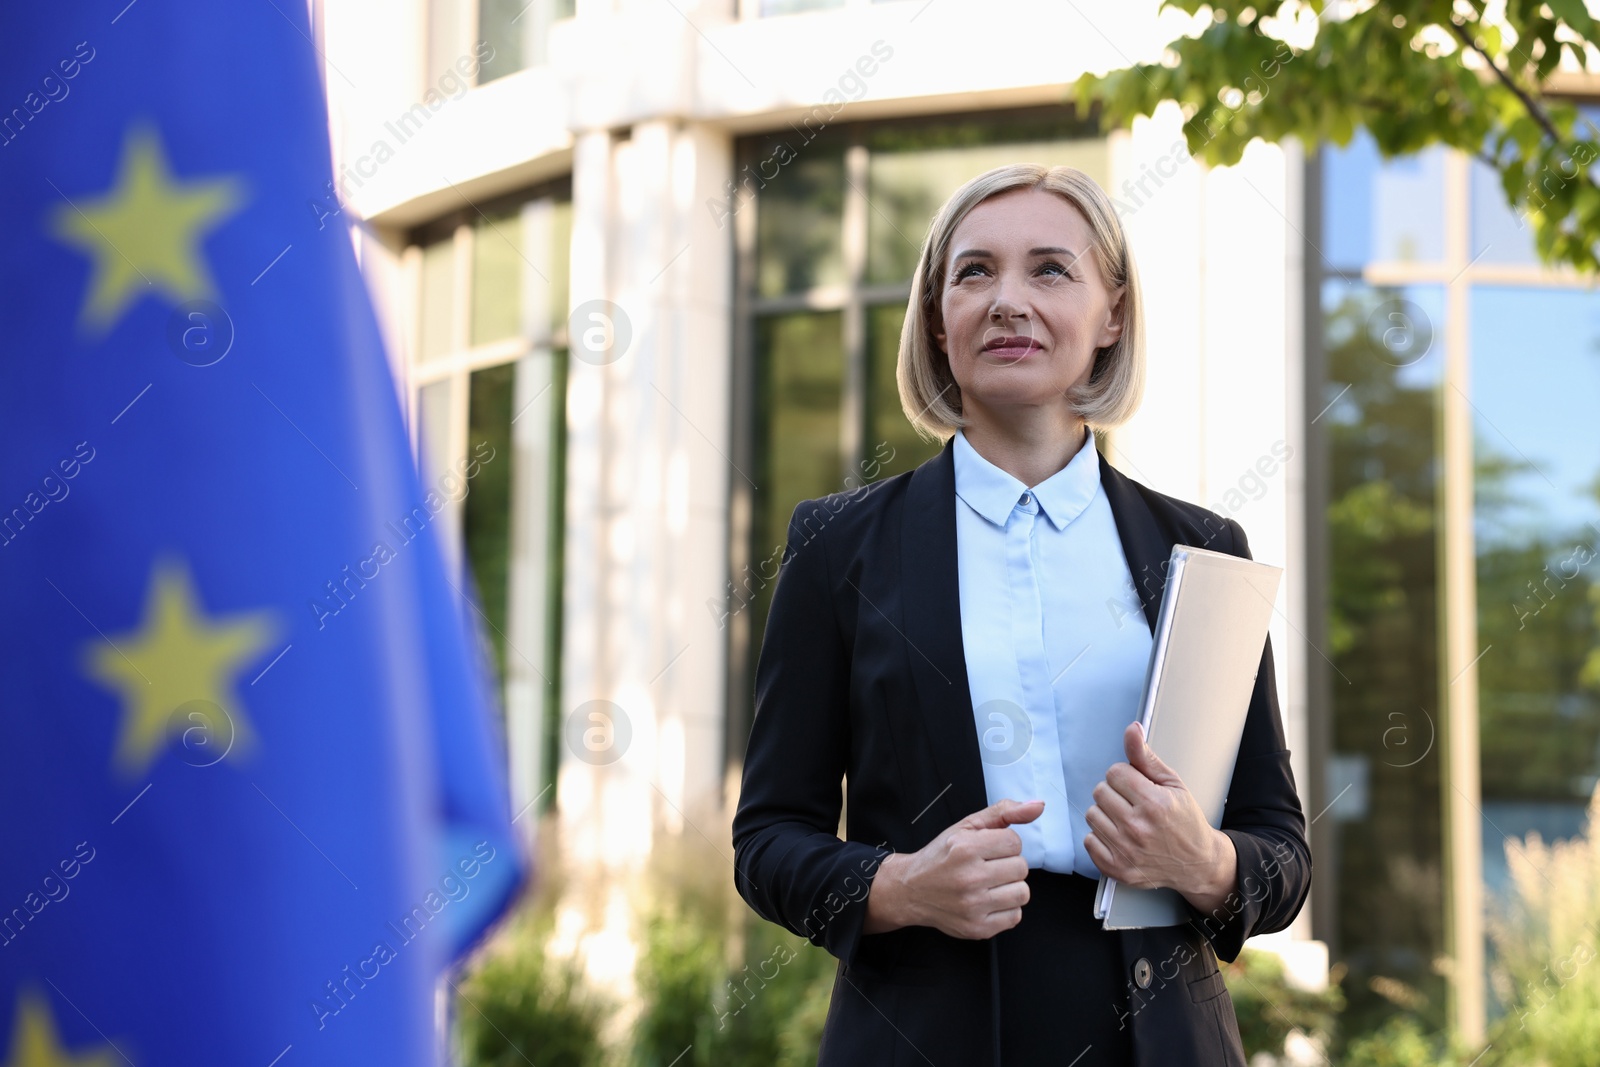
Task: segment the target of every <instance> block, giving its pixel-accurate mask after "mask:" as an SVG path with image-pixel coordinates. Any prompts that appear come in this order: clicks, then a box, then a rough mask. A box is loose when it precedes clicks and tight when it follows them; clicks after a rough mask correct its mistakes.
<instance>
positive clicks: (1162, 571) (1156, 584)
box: [1099, 452, 1175, 634]
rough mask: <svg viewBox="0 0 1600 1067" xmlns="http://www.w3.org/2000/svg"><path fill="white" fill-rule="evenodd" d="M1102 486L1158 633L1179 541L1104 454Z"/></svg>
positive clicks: (1146, 610)
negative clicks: (1173, 548)
mask: <svg viewBox="0 0 1600 1067" xmlns="http://www.w3.org/2000/svg"><path fill="white" fill-rule="evenodd" d="M1099 455H1100V487H1101V488H1102V489H1103V490H1104V491H1105V494H1106V500H1107V501H1108V502H1109V503H1110V504H1111V516H1112V518H1114V519H1115V520H1116V523H1117V537H1118V538H1119V539H1120V540H1121V541H1122V554H1123V555H1124V556H1125V557H1127V560H1128V572H1129V574H1131V575H1132V576H1133V587H1134V589H1135V591H1136V592H1137V593H1138V594H1139V603H1140V604H1141V605H1142V606H1143V607H1144V617H1145V622H1146V623H1148V624H1149V626H1150V632H1151V633H1152V634H1153V633H1155V629H1156V619H1157V617H1158V616H1159V615H1160V614H1161V597H1162V595H1163V594H1164V593H1165V592H1166V589H1167V563H1168V561H1169V560H1170V559H1171V557H1172V546H1173V544H1174V543H1175V542H1174V541H1173V539H1172V538H1171V537H1169V536H1168V535H1167V534H1166V533H1165V532H1164V531H1163V530H1162V529H1161V527H1160V526H1159V525H1157V523H1156V517H1155V513H1154V512H1152V511H1151V510H1150V505H1149V504H1147V503H1146V502H1145V499H1144V496H1143V494H1141V493H1140V492H1139V489H1138V487H1137V486H1135V485H1134V483H1133V482H1132V481H1131V480H1130V479H1129V478H1127V477H1126V476H1125V475H1124V474H1123V473H1122V472H1121V471H1119V470H1117V468H1115V467H1113V466H1112V465H1111V463H1110V461H1109V460H1107V459H1106V456H1105V453H1104V452H1101V453H1100V454H1099Z"/></svg>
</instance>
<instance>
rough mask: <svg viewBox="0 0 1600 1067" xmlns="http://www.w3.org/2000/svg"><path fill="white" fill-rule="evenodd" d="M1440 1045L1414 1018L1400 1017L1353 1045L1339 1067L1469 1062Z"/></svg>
mask: <svg viewBox="0 0 1600 1067" xmlns="http://www.w3.org/2000/svg"><path fill="white" fill-rule="evenodd" d="M1441 1044H1442V1042H1441V1040H1440V1039H1439V1038H1438V1037H1435V1036H1432V1035H1430V1034H1429V1033H1428V1032H1427V1031H1426V1030H1424V1029H1423V1027H1422V1025H1421V1024H1420V1023H1418V1022H1417V1020H1416V1019H1415V1018H1413V1017H1411V1016H1409V1015H1399V1016H1396V1017H1394V1018H1392V1019H1390V1020H1389V1021H1388V1022H1386V1023H1384V1024H1383V1026H1382V1027H1381V1028H1379V1029H1378V1030H1376V1031H1375V1032H1373V1033H1371V1034H1367V1035H1364V1036H1362V1037H1359V1038H1357V1039H1356V1040H1354V1041H1352V1042H1350V1046H1349V1048H1347V1049H1346V1050H1345V1054H1344V1055H1343V1056H1342V1057H1340V1059H1339V1067H1444V1065H1445V1064H1453V1063H1465V1062H1466V1061H1465V1060H1461V1059H1459V1058H1457V1057H1454V1056H1451V1055H1450V1054H1448V1053H1447V1052H1446V1051H1444V1049H1442V1048H1441Z"/></svg>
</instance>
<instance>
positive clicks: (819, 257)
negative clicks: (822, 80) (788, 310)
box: [742, 134, 845, 296]
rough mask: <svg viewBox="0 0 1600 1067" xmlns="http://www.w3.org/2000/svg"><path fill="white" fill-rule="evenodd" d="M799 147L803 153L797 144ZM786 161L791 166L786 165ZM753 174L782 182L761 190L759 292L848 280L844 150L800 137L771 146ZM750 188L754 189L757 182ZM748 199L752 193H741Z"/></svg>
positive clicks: (767, 293) (773, 293)
mask: <svg viewBox="0 0 1600 1067" xmlns="http://www.w3.org/2000/svg"><path fill="white" fill-rule="evenodd" d="M796 144H799V145H801V147H799V148H798V152H799V155H798V156H796V155H795V154H794V147H793V146H794V145H796ZM785 160H787V162H784V161H785ZM750 170H751V171H752V172H755V171H759V172H760V173H761V174H762V175H763V176H764V175H766V174H768V173H773V174H776V175H778V176H779V178H780V180H777V181H772V182H770V183H768V184H767V186H766V188H765V189H762V190H761V212H760V214H759V216H758V217H757V227H756V229H757V236H756V292H757V293H758V295H760V296H781V295H783V294H784V293H796V292H800V291H802V290H805V289H810V288H813V287H815V286H819V285H842V284H843V283H844V280H845V272H844V244H843V230H842V228H841V226H840V218H841V216H842V214H843V211H844V190H845V183H844V152H843V148H842V146H841V145H840V144H838V143H837V142H836V141H835V143H832V144H829V143H826V140H825V139H821V137H820V135H819V139H818V140H815V141H813V142H812V143H809V144H807V143H805V142H804V141H803V139H802V138H801V137H800V136H799V135H798V134H796V135H793V136H791V137H789V138H788V139H787V140H776V141H773V142H771V150H770V152H769V153H766V154H764V155H763V156H762V157H761V158H760V161H759V162H758V163H756V164H752V165H751V168H750ZM751 187H752V188H753V187H754V179H752V182H751ZM742 195H744V196H748V195H749V191H748V189H746V190H744V191H743V192H742Z"/></svg>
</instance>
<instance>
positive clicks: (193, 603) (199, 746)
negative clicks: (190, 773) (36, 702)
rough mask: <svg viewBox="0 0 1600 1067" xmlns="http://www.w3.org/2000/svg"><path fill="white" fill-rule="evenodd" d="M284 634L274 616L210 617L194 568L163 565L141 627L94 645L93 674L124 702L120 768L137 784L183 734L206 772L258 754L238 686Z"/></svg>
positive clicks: (88, 666)
mask: <svg viewBox="0 0 1600 1067" xmlns="http://www.w3.org/2000/svg"><path fill="white" fill-rule="evenodd" d="M275 630H276V626H274V624H273V618H272V614H271V613H270V612H264V611H258V612H252V613H249V614H244V615H234V616H229V617H227V618H217V617H213V616H208V615H206V614H205V611H204V609H203V608H202V607H201V605H200V603H199V599H198V598H197V597H196V595H195V591H194V582H193V580H192V579H191V578H190V576H189V571H188V568H187V567H185V566H184V564H183V563H182V562H181V561H179V560H175V559H167V560H161V561H158V562H157V563H156V564H155V566H154V568H153V569H152V574H151V581H150V590H149V594H148V596H147V598H146V600H145V607H144V618H143V619H142V620H141V621H140V623H139V626H138V628H137V629H135V630H131V631H129V632H127V633H121V634H114V635H111V636H108V637H105V638H103V639H96V640H93V641H90V642H89V643H87V644H86V645H85V646H84V667H85V670H86V671H87V672H88V673H89V675H90V676H92V677H93V678H94V679H95V680H97V681H99V682H101V683H103V684H104V685H105V686H106V687H107V688H110V689H116V690H118V691H119V692H120V693H121V696H122V701H123V718H122V734H121V737H120V739H119V741H118V743H117V751H116V763H117V765H118V766H119V767H120V768H121V769H122V770H123V771H124V772H125V773H126V774H127V775H128V776H130V777H132V776H135V775H138V774H142V773H143V772H145V771H146V770H148V769H149V768H150V765H151V764H152V763H154V762H155V760H156V757H157V756H159V755H160V754H161V750H162V748H163V747H165V745H166V743H167V741H168V739H169V738H171V737H173V736H181V737H182V738H183V743H184V745H185V748H186V751H187V752H188V753H190V754H192V755H194V756H196V757H197V758H204V759H206V760H207V762H206V763H204V764H200V765H205V766H209V764H210V763H215V762H216V761H217V760H218V759H221V758H222V756H223V755H226V756H229V757H232V758H237V757H239V756H241V755H244V754H245V753H246V752H248V750H249V748H250V746H251V744H252V742H253V740H254V734H253V731H252V730H251V729H250V723H249V720H248V719H247V718H246V716H245V713H244V706H243V705H242V704H241V703H240V702H239V699H238V697H236V696H235V695H234V694H233V691H232V690H233V683H234V681H235V678H236V677H237V675H238V673H239V671H240V670H241V669H242V668H243V667H244V666H245V665H247V664H249V663H250V662H251V661H252V660H254V659H256V658H257V657H258V656H259V655H260V653H261V652H262V650H263V649H265V648H267V647H268V646H269V645H270V644H271V642H272V638H273V634H274V632H275ZM208 746H214V747H208ZM212 756H215V758H214V759H213V758H211V757H212ZM191 762H193V760H191Z"/></svg>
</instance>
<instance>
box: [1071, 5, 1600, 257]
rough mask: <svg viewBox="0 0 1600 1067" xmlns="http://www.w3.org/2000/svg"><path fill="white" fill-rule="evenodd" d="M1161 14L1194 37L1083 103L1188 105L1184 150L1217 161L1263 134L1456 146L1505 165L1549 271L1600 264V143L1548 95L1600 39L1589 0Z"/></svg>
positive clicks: (1111, 109) (1093, 80)
mask: <svg viewBox="0 0 1600 1067" xmlns="http://www.w3.org/2000/svg"><path fill="white" fill-rule="evenodd" d="M1489 7H1492V8H1493V9H1494V11H1495V14H1494V16H1493V17H1486V16H1485V9H1486V8H1489ZM1162 9H1163V10H1166V9H1174V10H1176V11H1179V12H1183V13H1187V14H1188V15H1189V16H1190V17H1191V33H1190V35H1187V36H1184V37H1181V38H1180V39H1178V40H1176V41H1173V42H1172V43H1171V44H1170V45H1169V46H1168V47H1167V49H1166V53H1165V55H1164V56H1163V57H1162V61H1160V62H1156V63H1141V64H1136V65H1134V66H1132V67H1129V68H1127V69H1125V70H1119V71H1115V72H1113V73H1110V74H1107V75H1104V76H1100V75H1095V74H1092V73H1090V74H1085V75H1084V76H1083V77H1082V78H1080V79H1079V81H1078V83H1077V85H1076V88H1075V92H1074V100H1075V107H1076V108H1078V109H1079V110H1080V111H1081V110H1083V109H1085V108H1086V107H1088V106H1089V105H1090V103H1091V102H1096V103H1098V105H1099V107H1100V112H1101V115H1102V121H1103V122H1104V123H1105V124H1106V125H1107V126H1112V127H1117V126H1127V125H1130V124H1131V123H1132V122H1133V119H1134V118H1135V117H1137V116H1139V115H1149V114H1152V113H1153V112H1154V111H1155V109H1156V107H1157V106H1158V105H1159V104H1161V103H1162V102H1163V101H1166V100H1172V101H1176V102H1177V103H1178V105H1179V106H1180V107H1181V108H1182V109H1183V114H1184V119H1185V124H1184V137H1185V142H1186V145H1187V149H1188V153H1189V154H1190V155H1191V156H1195V157H1198V158H1201V159H1203V160H1204V161H1205V162H1207V163H1210V164H1213V165H1219V164H1232V163H1237V162H1238V161H1239V159H1240V157H1241V156H1242V155H1243V153H1244V149H1245V147H1246V146H1247V145H1248V144H1249V143H1250V141H1251V140H1252V139H1254V138H1257V137H1261V138H1264V139H1266V140H1268V141H1272V142H1277V141H1281V140H1283V139H1285V138H1287V137H1291V136H1293V137H1298V138H1300V139H1301V140H1302V141H1304V142H1305V143H1307V144H1316V143H1319V142H1322V141H1331V142H1333V143H1334V144H1338V145H1346V144H1349V143H1350V140H1351V138H1352V137H1353V136H1354V133H1355V130H1356V129H1357V128H1359V127H1365V128H1366V129H1367V130H1368V131H1369V132H1370V133H1371V134H1372V137H1373V139H1374V141H1375V142H1376V143H1377V146H1378V148H1379V150H1380V151H1381V152H1382V153H1383V154H1384V155H1385V156H1386V157H1392V156H1396V155H1405V154H1409V153H1412V152H1416V151H1418V150H1419V149H1421V148H1424V147H1426V146H1428V145H1430V144H1434V143H1441V144H1446V145H1449V146H1451V147H1454V148H1457V149H1461V150H1462V151H1465V152H1467V153H1470V154H1471V155H1473V156H1476V157H1477V158H1479V159H1481V160H1482V161H1483V162H1485V163H1486V164H1488V165H1489V166H1491V167H1493V168H1494V169H1495V170H1496V171H1498V172H1499V174H1500V178H1501V185H1502V188H1503V191H1504V193H1505V196H1506V201H1507V203H1508V204H1510V205H1511V207H1512V209H1513V210H1514V211H1517V212H1518V213H1526V214H1527V215H1528V217H1529V218H1530V219H1531V221H1532V223H1533V229H1534V235H1535V241H1536V244H1537V247H1538V249H1539V254H1540V255H1541V257H1543V258H1544V259H1545V261H1546V262H1548V263H1552V264H1559V263H1566V264H1571V265H1572V266H1574V267H1576V268H1578V269H1579V270H1581V271H1584V272H1592V271H1595V270H1596V269H1597V268H1600V258H1597V254H1596V246H1597V242H1600V186H1597V185H1596V183H1595V179H1594V178H1593V177H1592V176H1591V175H1590V174H1589V173H1588V166H1589V164H1590V163H1592V162H1593V161H1594V160H1595V159H1596V158H1597V157H1600V140H1597V139H1591V138H1590V137H1588V136H1577V135H1576V132H1575V130H1576V127H1577V125H1578V112H1577V109H1576V108H1575V107H1574V106H1573V105H1571V104H1569V103H1566V102H1563V101H1560V100H1558V99H1555V98H1553V97H1552V96H1551V95H1549V94H1548V93H1547V92H1546V89H1547V86H1548V80H1549V78H1550V75H1551V74H1552V72H1554V71H1555V69H1556V67H1557V65H1558V64H1559V63H1560V62H1561V57H1562V56H1563V55H1567V56H1569V57H1572V58H1573V59H1575V60H1576V61H1577V62H1578V64H1579V65H1580V66H1582V65H1583V64H1584V61H1585V60H1586V58H1587V50H1588V49H1589V48H1591V47H1593V45H1591V44H1590V43H1589V42H1591V41H1595V40H1597V39H1600V34H1597V32H1596V27H1595V24H1594V22H1593V20H1592V19H1591V18H1590V16H1589V14H1588V12H1587V10H1586V8H1585V6H1584V2H1583V0H1549V2H1548V3H1540V2H1538V0H1506V2H1505V3H1504V4H1503V5H1489V4H1487V3H1486V0H1384V2H1383V3H1366V4H1345V3H1341V4H1338V5H1332V4H1328V3H1327V2H1326V0H1303V2H1294V3H1290V2H1286V0H1263V2H1262V3H1259V4H1255V5H1240V4H1237V3H1234V2H1232V0H1225V2H1223V3H1220V4H1207V3H1203V2H1201V0H1164V3H1163V4H1162ZM1291 41H1292V42H1294V44H1292V45H1291V44H1290V43H1289V42H1291ZM1357 59H1358V60H1359V61H1353V60H1357ZM1585 127H1586V131H1587V133H1589V134H1593V135H1594V136H1595V138H1600V131H1596V130H1595V128H1594V127H1593V126H1592V125H1589V124H1587V123H1586V124H1585Z"/></svg>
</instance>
